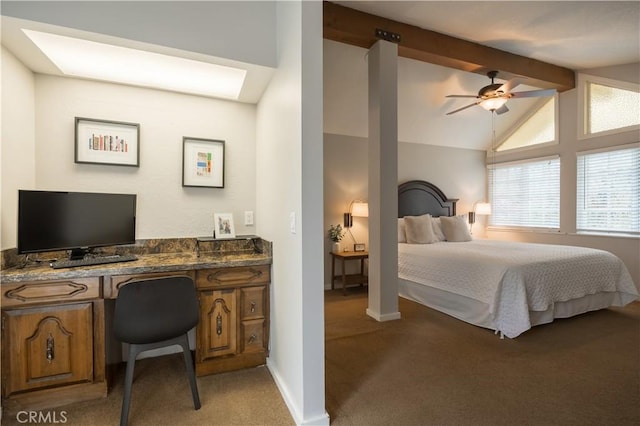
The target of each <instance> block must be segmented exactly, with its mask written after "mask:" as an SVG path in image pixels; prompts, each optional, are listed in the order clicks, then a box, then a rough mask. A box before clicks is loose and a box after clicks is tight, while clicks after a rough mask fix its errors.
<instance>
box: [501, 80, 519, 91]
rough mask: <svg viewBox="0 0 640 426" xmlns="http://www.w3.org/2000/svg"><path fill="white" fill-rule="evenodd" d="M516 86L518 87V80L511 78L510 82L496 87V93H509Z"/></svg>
mask: <svg viewBox="0 0 640 426" xmlns="http://www.w3.org/2000/svg"><path fill="white" fill-rule="evenodd" d="M518 85H520V79H518V78H512V79H511V80H509V81H507V82H506V83H504V84H503V85H502V86H500V87H498V89H497V90H496V92H502V93H510V92H511V91H512V90H513V88H514V87H516V86H518Z"/></svg>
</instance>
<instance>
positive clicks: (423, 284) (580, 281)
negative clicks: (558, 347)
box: [398, 181, 638, 338]
mask: <svg viewBox="0 0 640 426" xmlns="http://www.w3.org/2000/svg"><path fill="white" fill-rule="evenodd" d="M457 201H458V200H457V199H450V198H447V197H446V196H445V195H444V193H443V192H442V191H441V190H440V189H439V188H438V187H436V186H435V185H433V184H431V183H429V182H425V181H410V182H406V183H403V184H401V185H400V186H399V187H398V241H399V243H398V276H399V295H400V296H401V297H404V298H406V299H409V300H413V301H415V302H418V303H421V304H423V305H425V306H428V307H430V308H433V309H436V310H438V311H441V312H444V313H446V314H448V315H451V316H453V317H455V318H458V319H460V320H462V321H466V322H468V323H470V324H474V325H476V326H480V327H484V328H488V329H491V330H494V331H495V332H496V333H500V335H501V337H502V336H507V337H509V338H515V337H517V336H519V335H520V334H522V333H524V332H525V331H527V330H529V329H530V328H531V327H533V326H536V325H540V324H546V323H550V322H552V321H553V320H554V319H556V318H568V317H572V316H575V315H579V314H582V313H585V312H589V311H593V310H598V309H604V308H607V307H610V306H624V305H626V304H628V303H630V302H632V301H634V300H637V299H638V290H637V288H636V286H635V285H634V283H633V280H632V278H631V276H630V275H629V272H628V270H627V268H626V267H625V265H624V263H623V262H622V261H621V260H620V259H619V258H618V257H616V256H614V255H613V254H611V253H609V252H606V251H603V250H596V249H590V248H584V247H573V246H561V245H551V244H533V243H520V242H511V241H495V240H483V239H471V238H470V235H468V234H466V235H465V232H464V230H462V229H461V228H460V224H461V223H463V224H466V219H465V217H463V216H456V202H457ZM429 223H431V231H430V232H432V233H431V234H428V232H427V234H428V235H425V234H424V232H422V230H424V229H427V227H428V224H429ZM452 224H454V225H452ZM445 225H446V226H445ZM420 226H422V227H423V228H420ZM416 230H418V231H416ZM443 231H447V232H443ZM454 231H455V232H458V234H455V233H452V232H454ZM416 232H418V233H416ZM443 234H447V235H446V236H449V237H450V239H451V241H449V238H446V236H445V235H443ZM443 239H444V240H445V241H443ZM452 241H455V242H452Z"/></svg>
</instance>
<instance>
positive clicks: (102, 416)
mask: <svg viewBox="0 0 640 426" xmlns="http://www.w3.org/2000/svg"><path fill="white" fill-rule="evenodd" d="M123 382H124V369H122V371H120V372H119V374H118V375H117V376H116V377H115V380H114V384H113V389H112V390H111V391H110V392H109V395H108V396H107V398H103V399H99V400H93V401H88V402H82V403H77V404H72V405H68V406H65V407H59V408H56V409H52V410H48V411H55V412H57V416H58V417H57V419H58V423H59V424H65V425H82V426H91V425H95V426H102V425H117V424H119V422H120V408H121V404H122V391H123ZM197 382H198V390H199V393H200V402H201V403H202V408H200V410H198V411H195V410H194V409H193V400H192V399H191V390H190V389H189V383H188V381H187V376H186V373H185V368H184V361H183V359H182V354H174V355H167V356H163V357H157V358H151V359H142V360H139V361H137V362H136V371H135V375H134V382H133V394H132V398H131V409H130V411H129V425H130V426H144V425H149V426H158V425H167V426H169V425H171V426H188V425H243V426H245V425H293V424H294V422H293V419H292V418H291V415H290V414H289V410H288V409H287V407H286V405H285V403H284V401H283V400H282V397H281V396H280V392H279V391H278V389H277V387H276V385H275V383H274V382H273V378H272V377H271V375H270V373H269V371H268V370H267V368H266V367H258V368H252V369H248V370H242V371H237V372H230V373H223V374H215V375H211V376H205V377H198V379H197ZM61 411H64V412H65V413H66V414H65V417H66V420H67V421H66V422H61V421H60V420H61V419H62V418H61V417H60V415H61ZM51 418H53V417H51ZM18 420H22V422H19V421H18ZM24 424H25V423H24V415H23V417H16V416H15V415H13V416H11V415H7V414H4V415H3V418H2V425H7V426H8V425H24ZM27 424H28V423H27ZM31 424H35V423H31ZM39 424H42V423H39Z"/></svg>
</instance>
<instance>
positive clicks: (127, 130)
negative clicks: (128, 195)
mask: <svg viewBox="0 0 640 426" xmlns="http://www.w3.org/2000/svg"><path fill="white" fill-rule="evenodd" d="M75 121H76V126H75V137H76V140H75V149H74V161H75V162H76V163H86V164H109V165H115V166H132V167H139V166H140V124H137V123H125V122H122V121H107V120H96V119H93V118H82V117H76V120H75Z"/></svg>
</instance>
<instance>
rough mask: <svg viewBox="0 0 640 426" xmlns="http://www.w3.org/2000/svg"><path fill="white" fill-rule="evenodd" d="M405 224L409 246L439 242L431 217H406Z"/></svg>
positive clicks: (427, 215)
mask: <svg viewBox="0 0 640 426" xmlns="http://www.w3.org/2000/svg"><path fill="white" fill-rule="evenodd" d="M404 223H405V231H406V234H407V242H408V243H409V244H432V243H436V242H438V239H437V238H436V236H435V234H434V233H433V225H431V215H429V214H425V215H422V216H405V217H404Z"/></svg>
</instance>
